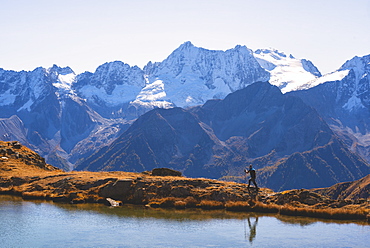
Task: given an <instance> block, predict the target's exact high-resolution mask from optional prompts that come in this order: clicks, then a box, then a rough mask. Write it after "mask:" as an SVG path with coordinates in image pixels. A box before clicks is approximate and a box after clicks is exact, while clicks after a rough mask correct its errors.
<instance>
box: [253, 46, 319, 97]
mask: <svg viewBox="0 0 370 248" xmlns="http://www.w3.org/2000/svg"><path fill="white" fill-rule="evenodd" d="M254 57H255V58H256V59H257V61H258V63H259V64H260V65H261V66H262V67H263V68H264V69H266V70H267V71H269V72H270V74H271V76H270V77H271V78H270V83H271V84H273V85H276V86H277V87H279V88H280V90H281V91H282V92H283V93H286V92H289V91H294V90H298V89H301V88H302V86H304V85H306V84H307V82H310V81H312V80H314V79H316V78H319V77H321V73H320V72H319V70H318V69H317V68H316V67H315V66H314V65H313V64H312V62H311V61H309V60H305V59H296V58H295V57H294V56H293V55H291V54H290V55H286V54H285V53H284V52H281V51H278V50H276V49H273V48H268V49H258V50H256V51H255V52H254Z"/></svg>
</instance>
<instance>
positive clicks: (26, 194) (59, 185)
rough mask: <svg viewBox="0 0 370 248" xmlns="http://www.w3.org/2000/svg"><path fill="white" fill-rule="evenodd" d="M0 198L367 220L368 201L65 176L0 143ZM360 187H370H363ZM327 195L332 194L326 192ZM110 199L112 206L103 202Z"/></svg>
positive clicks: (172, 181) (108, 175)
mask: <svg viewBox="0 0 370 248" xmlns="http://www.w3.org/2000/svg"><path fill="white" fill-rule="evenodd" d="M0 153H1V154H0V158H1V160H0V194H1V193H2V194H13V195H19V196H21V197H22V198H24V199H48V200H53V201H60V202H70V203H84V202H96V203H105V204H112V203H110V202H114V203H115V202H117V203H118V204H116V205H119V204H120V203H121V202H123V203H132V204H142V205H147V206H148V207H161V208H177V209H184V208H201V209H226V210H228V211H235V212H251V211H253V212H264V213H279V214H281V215H296V216H309V217H319V218H326V219H351V220H352V219H360V220H366V219H368V220H369V214H370V204H369V199H362V200H359V199H357V200H350V199H332V197H329V196H325V195H323V194H320V193H319V191H318V190H303V189H302V190H289V191H284V192H280V193H275V192H273V191H271V190H269V189H260V191H259V192H257V191H255V190H254V189H251V190H250V191H249V190H248V189H247V187H246V185H245V184H242V183H235V182H225V181H217V180H211V179H203V178H185V177H181V176H154V175H152V174H151V173H150V172H145V173H131V172H118V171H116V172H86V171H85V172H68V173H67V172H65V171H62V170H59V169H57V168H55V167H53V166H51V165H48V164H46V163H45V161H44V159H43V158H41V157H40V156H39V155H37V154H36V153H34V152H33V151H31V150H29V149H28V148H26V147H24V146H21V145H19V143H17V142H0ZM362 186H363V187H365V188H366V187H368V186H367V185H365V184H364V183H363V182H362ZM330 192H331V191H330ZM107 199H111V201H110V202H109V201H107Z"/></svg>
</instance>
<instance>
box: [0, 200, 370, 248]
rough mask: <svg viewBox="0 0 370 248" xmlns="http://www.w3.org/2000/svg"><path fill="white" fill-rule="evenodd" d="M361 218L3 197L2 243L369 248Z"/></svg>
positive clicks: (366, 227)
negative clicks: (117, 205)
mask: <svg viewBox="0 0 370 248" xmlns="http://www.w3.org/2000/svg"><path fill="white" fill-rule="evenodd" d="M369 243H370V225H369V223H366V222H355V221H332V220H323V219H313V218H308V217H289V216H281V215H276V214H270V215H268V214H267V215H266V214H257V213H252V212H250V213H240V212H239V213H237V212H228V211H225V210H201V209H185V210H176V209H150V208H145V207H143V206H134V205H125V206H122V207H108V206H105V205H102V204H66V203H54V202H51V201H25V200H22V199H21V198H20V197H16V196H9V195H0V246H1V247H369V245H370V244H369Z"/></svg>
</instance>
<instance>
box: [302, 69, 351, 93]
mask: <svg viewBox="0 0 370 248" xmlns="http://www.w3.org/2000/svg"><path fill="white" fill-rule="evenodd" d="M348 73H349V70H342V71H335V72H331V73H328V74H325V75H324V76H322V77H320V78H317V79H315V80H312V81H310V82H308V83H306V84H304V85H302V86H301V90H305V89H309V88H312V87H315V86H317V85H319V84H323V83H326V82H335V81H341V80H342V79H343V78H345V77H346V76H348Z"/></svg>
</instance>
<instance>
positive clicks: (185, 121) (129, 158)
mask: <svg viewBox="0 0 370 248" xmlns="http://www.w3.org/2000/svg"><path fill="white" fill-rule="evenodd" d="M266 161H268V162H266ZM248 162H252V163H253V164H254V165H255V166H256V167H257V168H258V169H260V171H259V173H258V174H259V177H258V180H259V182H260V183H261V184H263V185H264V186H268V187H270V188H272V189H274V190H276V189H278V190H282V189H288V188H312V187H321V186H322V187H324V186H330V185H332V184H333V183H336V182H341V181H343V180H348V179H352V178H353V180H354V179H358V178H360V177H363V176H364V175H366V173H368V172H369V167H368V166H367V164H366V163H365V162H364V161H363V160H361V158H359V157H358V156H356V155H354V154H352V153H351V152H350V151H349V150H348V149H347V148H346V147H345V146H344V145H343V144H342V143H341V142H340V141H339V140H338V139H337V137H336V136H335V135H334V134H333V132H332V131H331V129H330V128H329V127H328V126H327V125H326V123H325V122H324V121H323V120H322V119H321V118H320V117H319V115H318V114H317V112H316V111H315V110H314V109H313V108H311V107H309V106H307V105H306V104H304V103H303V101H302V100H300V99H299V98H296V97H292V96H286V95H283V94H281V92H280V91H279V89H278V88H277V87H275V86H271V85H270V84H268V83H255V84H253V85H250V86H248V87H247V88H245V89H242V90H239V91H236V92H234V93H232V94H230V95H228V96H227V97H226V98H225V99H224V100H215V101H209V102H207V103H206V104H204V105H203V106H199V107H194V108H191V109H189V110H184V109H181V108H173V109H167V110H164V109H155V110H152V111H150V112H148V113H146V114H144V115H143V116H141V117H140V118H138V120H137V121H136V122H134V124H133V125H132V126H131V127H130V128H129V129H128V130H127V131H126V132H124V133H123V134H122V135H121V136H120V137H119V138H118V139H117V140H116V141H115V142H113V143H112V144H111V145H110V146H109V147H105V148H103V149H101V150H99V151H97V152H96V153H95V154H93V155H92V156H90V157H88V158H87V159H85V160H82V161H80V163H79V165H78V167H77V169H80V170H83V169H87V170H93V171H96V170H125V171H143V170H151V169H153V168H155V167H170V168H173V169H176V170H180V171H182V172H183V173H184V174H185V175H187V176H197V177H213V178H218V177H221V176H226V175H228V176H241V175H242V174H243V172H242V171H243V170H242V169H243V168H244V167H245V166H246V163H248ZM317 185H319V186H317Z"/></svg>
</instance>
